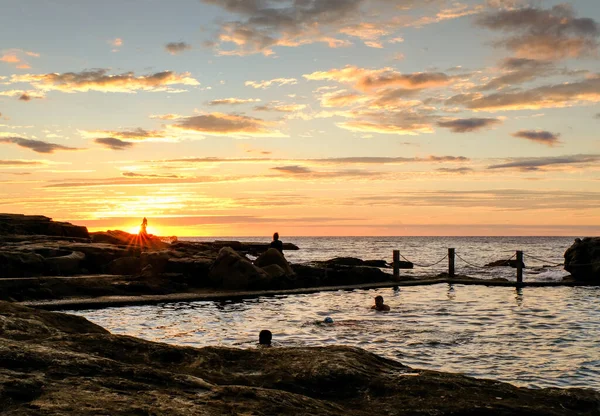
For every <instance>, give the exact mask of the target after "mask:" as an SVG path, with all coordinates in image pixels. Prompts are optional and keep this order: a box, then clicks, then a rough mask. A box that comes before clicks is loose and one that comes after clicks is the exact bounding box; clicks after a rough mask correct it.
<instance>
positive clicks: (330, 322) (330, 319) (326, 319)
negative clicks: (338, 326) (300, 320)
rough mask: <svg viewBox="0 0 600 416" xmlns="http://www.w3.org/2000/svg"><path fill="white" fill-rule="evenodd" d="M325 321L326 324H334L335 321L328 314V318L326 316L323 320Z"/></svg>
mask: <svg viewBox="0 0 600 416" xmlns="http://www.w3.org/2000/svg"><path fill="white" fill-rule="evenodd" d="M323 322H325V323H326V324H332V323H333V319H332V318H331V316H328V317H327V318H325V319H324V320H323Z"/></svg>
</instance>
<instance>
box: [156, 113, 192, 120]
mask: <svg viewBox="0 0 600 416" xmlns="http://www.w3.org/2000/svg"><path fill="white" fill-rule="evenodd" d="M184 117H185V116H182V115H180V114H153V115H151V116H150V118H152V119H158V120H177V119H180V118H184Z"/></svg>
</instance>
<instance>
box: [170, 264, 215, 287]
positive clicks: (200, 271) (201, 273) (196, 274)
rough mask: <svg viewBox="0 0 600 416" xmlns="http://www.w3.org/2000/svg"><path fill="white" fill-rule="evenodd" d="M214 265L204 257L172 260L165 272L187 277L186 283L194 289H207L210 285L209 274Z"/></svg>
mask: <svg viewBox="0 0 600 416" xmlns="http://www.w3.org/2000/svg"><path fill="white" fill-rule="evenodd" d="M212 264H213V260H212V259H207V258H204V257H184V258H170V259H169V261H168V262H167V265H166V267H165V271H166V272H167V273H180V274H182V275H184V276H186V277H187V279H186V282H188V283H189V284H190V285H192V286H194V287H205V286H209V285H210V281H209V279H208V274H209V272H210V268H211V266H212Z"/></svg>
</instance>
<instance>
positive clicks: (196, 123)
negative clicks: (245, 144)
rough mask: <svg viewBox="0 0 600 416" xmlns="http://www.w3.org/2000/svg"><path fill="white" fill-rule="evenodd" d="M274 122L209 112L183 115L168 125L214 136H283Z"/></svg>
mask: <svg viewBox="0 0 600 416" xmlns="http://www.w3.org/2000/svg"><path fill="white" fill-rule="evenodd" d="M274 125H275V123H273V122H269V121H265V120H261V119H259V118H253V117H247V116H242V115H236V114H224V113H211V114H205V115H199V116H192V117H185V118H183V119H180V120H179V121H178V122H177V123H175V124H172V125H171V126H170V127H172V128H176V129H181V130H186V131H193V132H198V133H204V134H208V135H214V136H254V137H284V135H283V134H282V133H281V132H279V131H277V130H273V126H274Z"/></svg>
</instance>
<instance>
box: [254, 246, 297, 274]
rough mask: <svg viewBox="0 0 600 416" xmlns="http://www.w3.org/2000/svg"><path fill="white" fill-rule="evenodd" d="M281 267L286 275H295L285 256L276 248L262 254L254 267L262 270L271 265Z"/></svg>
mask: <svg viewBox="0 0 600 416" xmlns="http://www.w3.org/2000/svg"><path fill="white" fill-rule="evenodd" d="M273 264H275V265H277V266H279V267H280V268H281V269H282V270H283V272H284V274H286V275H288V276H291V275H293V274H294V271H293V270H292V268H291V267H290V264H289V263H288V262H287V260H286V259H285V257H283V254H281V253H280V252H279V250H277V249H275V248H269V249H268V250H267V251H265V252H264V253H262V254H261V255H260V256H258V258H257V259H256V260H254V265H255V266H257V267H260V268H264V267H265V266H270V265H273Z"/></svg>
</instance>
